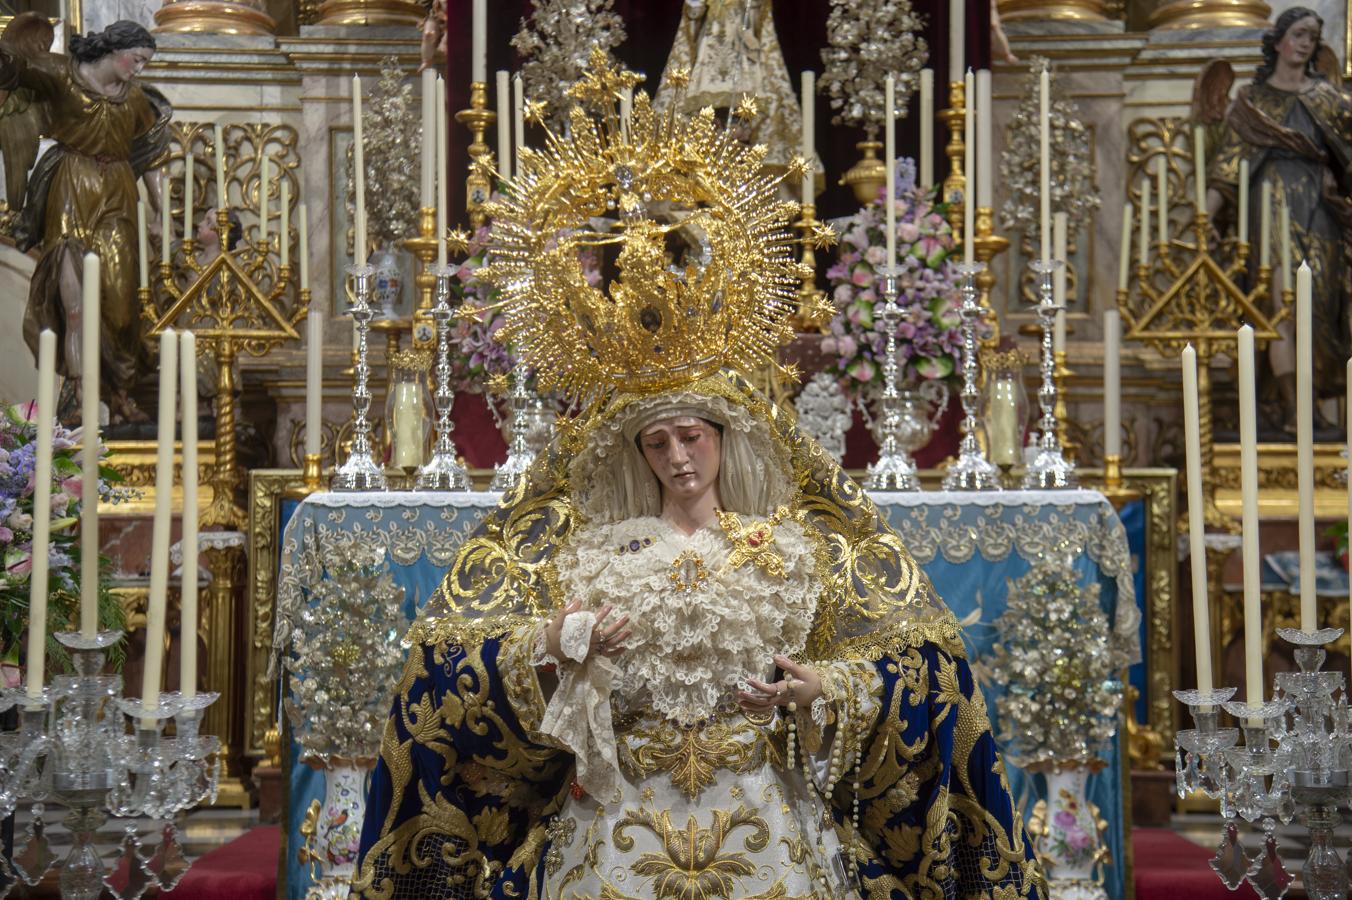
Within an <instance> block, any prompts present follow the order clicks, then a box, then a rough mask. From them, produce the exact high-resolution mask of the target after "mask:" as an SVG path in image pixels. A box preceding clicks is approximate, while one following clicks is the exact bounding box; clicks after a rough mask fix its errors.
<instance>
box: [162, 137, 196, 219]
mask: <svg viewBox="0 0 1352 900" xmlns="http://www.w3.org/2000/svg"><path fill="white" fill-rule="evenodd" d="M192 165H193V163H192V154H191V153H189V154H188V155H187V156H185V157H184V158H183V240H185V241H190V240H192V239H193V236H194V233H195V232H196V231H197V229H195V228H193V227H192ZM161 202H162V203H165V204H167V203H168V202H169V196H168V195H167V194H166V195H165V196H164V197H163V198H162V200H161Z"/></svg>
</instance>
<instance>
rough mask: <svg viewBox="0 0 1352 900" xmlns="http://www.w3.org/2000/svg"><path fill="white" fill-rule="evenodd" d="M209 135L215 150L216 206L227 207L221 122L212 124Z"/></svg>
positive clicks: (228, 205)
mask: <svg viewBox="0 0 1352 900" xmlns="http://www.w3.org/2000/svg"><path fill="white" fill-rule="evenodd" d="M211 135H212V139H213V141H214V146H215V150H216V208H217V209H229V208H230V203H229V198H228V197H226V195H225V137H224V135H223V134H222V129H221V123H219V122H217V123H216V124H215V125H213V126H212V129H211Z"/></svg>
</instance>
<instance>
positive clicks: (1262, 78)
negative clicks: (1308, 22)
mask: <svg viewBox="0 0 1352 900" xmlns="http://www.w3.org/2000/svg"><path fill="white" fill-rule="evenodd" d="M1306 18H1313V19H1314V20H1315V21H1316V22H1318V23H1319V30H1320V32H1321V34H1322V32H1323V30H1324V18H1323V17H1322V16H1321V15H1319V13H1317V12H1315V11H1314V10H1312V9H1310V8H1309V7H1308V6H1293V7H1291V8H1290V9H1288V10H1286V11H1285V12H1283V13H1282V14H1281V15H1279V16H1278V17H1277V21H1276V22H1273V23H1272V27H1271V28H1269V29H1268V30H1267V31H1265V32H1263V62H1262V65H1260V66H1259V67H1258V71H1257V72H1255V73H1254V76H1253V83H1254V84H1266V83H1267V80H1268V78H1270V77H1272V73H1273V72H1275V71H1276V70H1277V44H1278V43H1280V42H1281V39H1282V38H1284V37H1286V33H1287V32H1288V31H1290V30H1291V26H1292V25H1294V24H1296V23H1297V22H1299V21H1300V20H1301V19H1306ZM1323 44H1324V40H1323V37H1322V36H1321V37H1317V38H1316V39H1315V44H1314V52H1313V53H1311V54H1310V58H1309V59H1307V60H1306V61H1305V74H1306V75H1314V76H1317V75H1318V74H1319V70H1318V69H1316V68H1315V61H1316V60H1318V59H1319V48H1320V47H1321V46H1323Z"/></svg>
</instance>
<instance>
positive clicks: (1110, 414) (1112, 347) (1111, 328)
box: [1103, 309, 1122, 458]
mask: <svg viewBox="0 0 1352 900" xmlns="http://www.w3.org/2000/svg"><path fill="white" fill-rule="evenodd" d="M1121 353H1122V314H1121V313H1119V312H1118V311H1117V310H1115V309H1110V310H1108V311H1106V312H1105V313H1104V314H1103V453H1104V455H1105V456H1116V457H1118V458H1121V456H1122V359H1121Z"/></svg>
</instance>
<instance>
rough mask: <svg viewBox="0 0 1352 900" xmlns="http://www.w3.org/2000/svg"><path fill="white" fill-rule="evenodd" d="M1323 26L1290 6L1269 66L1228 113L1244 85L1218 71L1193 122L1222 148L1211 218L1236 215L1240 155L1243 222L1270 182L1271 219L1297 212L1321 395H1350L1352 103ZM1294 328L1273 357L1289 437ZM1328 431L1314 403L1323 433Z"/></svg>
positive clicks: (1270, 47) (1294, 230)
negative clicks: (1281, 209) (1280, 207)
mask: <svg viewBox="0 0 1352 900" xmlns="http://www.w3.org/2000/svg"><path fill="white" fill-rule="evenodd" d="M1323 25H1324V22H1323V19H1321V18H1320V17H1319V16H1318V15H1317V14H1316V13H1315V12H1314V11H1313V10H1311V9H1308V8H1306V7H1303V6H1294V7H1291V8H1290V9H1288V10H1286V11H1285V12H1283V13H1282V14H1281V15H1280V16H1278V17H1277V21H1276V22H1275V23H1274V24H1273V26H1272V28H1271V29H1269V30H1268V31H1267V33H1266V34H1264V35H1263V64H1262V65H1260V66H1259V67H1258V71H1257V73H1256V74H1255V75H1254V80H1253V84H1251V85H1245V86H1244V87H1241V88H1240V89H1239V91H1238V92H1237V93H1236V95H1235V99H1234V101H1233V102H1230V103H1229V105H1228V108H1227V107H1226V103H1227V101H1228V97H1229V92H1230V87H1231V85H1232V84H1233V83H1234V80H1235V76H1234V71H1233V70H1232V69H1231V68H1230V65H1229V63H1226V62H1224V61H1219V60H1218V61H1216V62H1213V63H1211V64H1209V65H1208V66H1207V68H1206V69H1205V70H1203V72H1202V74H1201V75H1200V76H1199V77H1198V82H1197V86H1196V89H1195V92H1194V97H1195V100H1194V106H1195V107H1196V109H1195V111H1194V112H1195V116H1196V118H1197V120H1198V121H1199V122H1201V123H1202V124H1204V125H1208V126H1210V128H1211V130H1212V131H1211V134H1209V140H1208V144H1209V145H1211V146H1215V147H1216V148H1217V149H1216V152H1215V153H1214V154H1212V155H1211V160H1212V161H1211V166H1210V170H1209V172H1208V176H1207V183H1208V185H1209V186H1210V189H1209V190H1208V203H1207V206H1208V211H1209V213H1210V215H1211V216H1212V218H1213V220H1214V218H1215V216H1216V215H1217V214H1218V213H1222V212H1224V211H1226V208H1227V207H1228V209H1229V212H1230V216H1231V217H1233V215H1234V204H1235V202H1236V200H1237V197H1238V180H1239V161H1240V160H1241V159H1247V160H1248V161H1249V209H1248V210H1242V211H1240V214H1241V215H1247V216H1248V217H1249V221H1250V222H1254V223H1257V222H1259V221H1260V216H1261V210H1260V202H1261V195H1262V194H1261V189H1262V184H1263V182H1264V181H1270V182H1271V183H1272V192H1273V200H1274V219H1276V218H1277V217H1276V215H1275V208H1276V204H1277V203H1278V202H1285V203H1286V204H1287V205H1288V206H1289V207H1290V212H1291V255H1292V265H1293V266H1297V265H1299V264H1300V261H1301V260H1305V261H1307V262H1308V263H1309V264H1310V268H1311V269H1312V270H1313V276H1314V279H1313V281H1314V307H1313V313H1314V370H1315V371H1314V383H1315V385H1317V388H1316V391H1317V399H1325V398H1330V397H1339V398H1341V397H1342V396H1343V391H1344V390H1345V389H1346V385H1345V384H1344V381H1345V378H1344V373H1345V371H1346V369H1345V366H1346V361H1347V357H1348V356H1349V353H1350V352H1352V330H1350V329H1349V312H1350V311H1352V306H1350V305H1349V298H1352V176H1349V174H1348V172H1349V166H1352V99H1350V98H1349V97H1348V95H1347V94H1346V93H1344V92H1343V90H1342V85H1341V78H1340V75H1339V68H1340V67H1339V64H1338V61H1337V58H1336V57H1334V55H1333V51H1332V50H1330V49H1329V48H1328V46H1327V45H1325V44H1323V43H1322V42H1321V41H1320V31H1321V29H1322V28H1323ZM1255 230H1256V228H1251V229H1250V234H1252V233H1254V231H1255ZM1273 240H1274V245H1273V252H1274V255H1275V254H1276V253H1277V252H1278V249H1279V248H1280V246H1281V234H1280V231H1279V230H1278V229H1277V228H1275V227H1274V228H1273ZM1255 256H1256V254H1255V255H1251V256H1250V259H1253V258H1255ZM1292 330H1293V325H1292V321H1291V320H1290V319H1287V320H1286V321H1285V322H1283V323H1282V324H1281V326H1279V331H1280V332H1281V333H1282V339H1281V340H1278V341H1273V342H1272V344H1271V346H1270V347H1269V351H1268V363H1269V365H1270V367H1271V374H1272V376H1273V378H1272V381H1273V383H1274V384H1275V395H1276V396H1274V397H1270V398H1269V399H1270V400H1271V402H1270V403H1269V404H1268V407H1269V410H1270V411H1271V416H1270V418H1271V419H1272V420H1273V421H1272V424H1273V425H1274V426H1275V427H1277V428H1281V429H1283V430H1285V431H1288V432H1294V431H1295V411H1296V375H1295V341H1294V339H1293V334H1292ZM1269 393H1273V391H1272V390H1269ZM1328 426H1329V419H1328V418H1327V417H1325V416H1322V415H1320V413H1319V412H1318V405H1317V404H1316V427H1317V428H1319V427H1323V428H1325V429H1327V428H1328Z"/></svg>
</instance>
